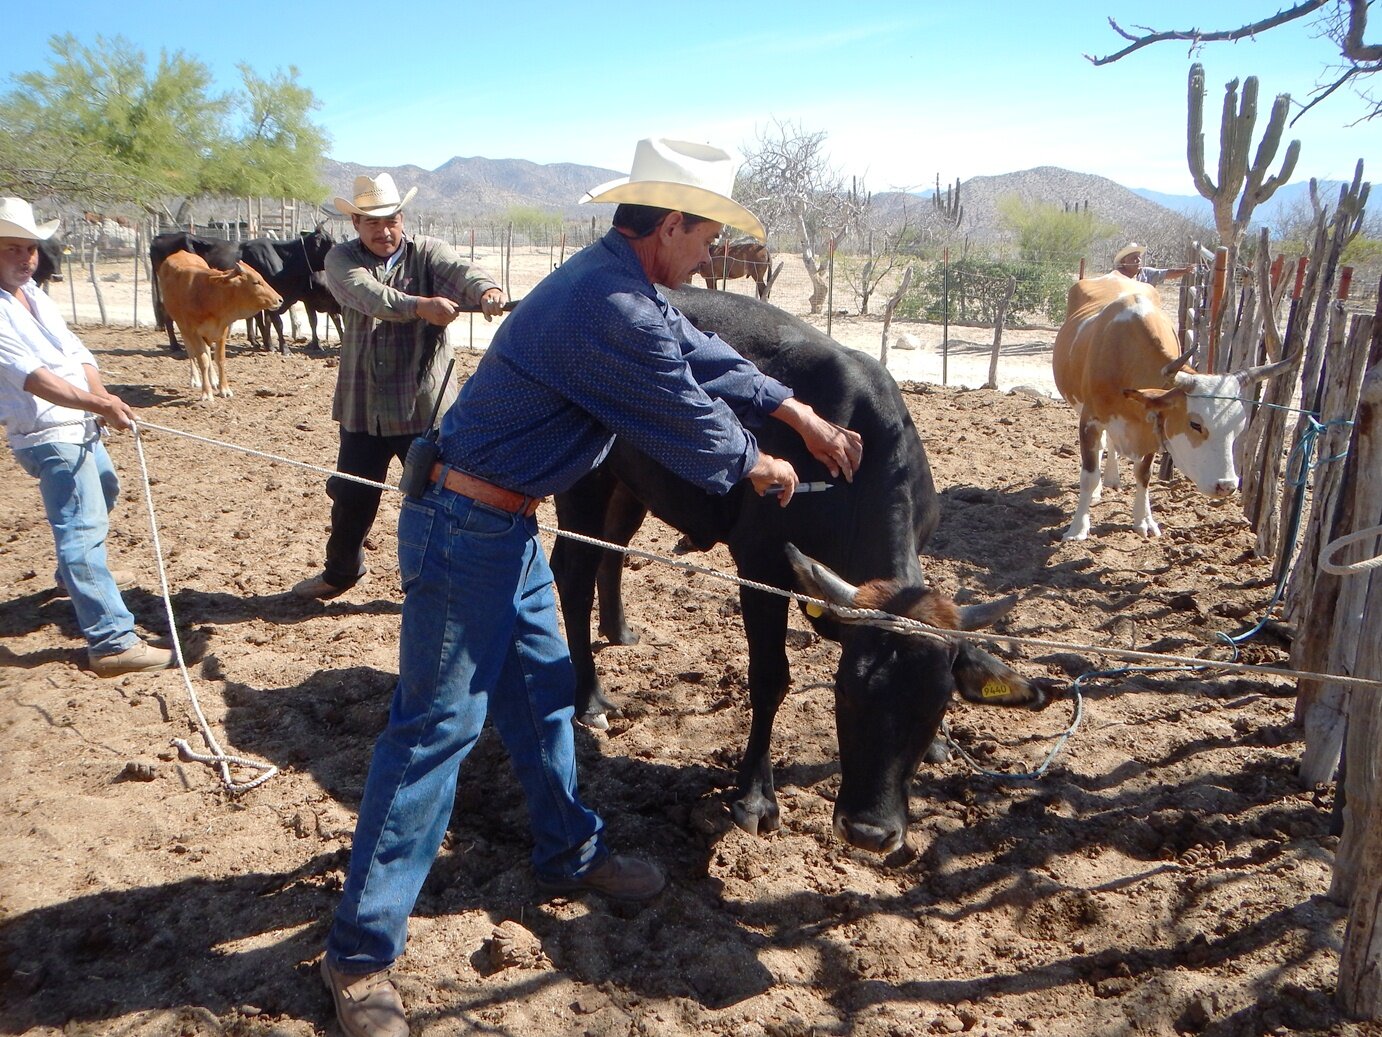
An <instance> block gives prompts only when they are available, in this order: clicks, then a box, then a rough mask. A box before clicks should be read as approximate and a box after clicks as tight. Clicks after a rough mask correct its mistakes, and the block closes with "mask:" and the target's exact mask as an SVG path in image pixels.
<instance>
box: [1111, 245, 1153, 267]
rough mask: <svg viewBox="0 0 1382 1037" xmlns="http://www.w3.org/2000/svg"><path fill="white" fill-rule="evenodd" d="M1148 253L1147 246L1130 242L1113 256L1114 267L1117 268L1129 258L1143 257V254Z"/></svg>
mask: <svg viewBox="0 0 1382 1037" xmlns="http://www.w3.org/2000/svg"><path fill="white" fill-rule="evenodd" d="M1146 251H1147V246H1146V245H1139V244H1138V243H1137V242H1135V241H1130V242H1128V244H1126V245H1124V246H1123V247H1122V248H1120V249H1119V250H1118V251H1117V252H1115V253H1114V254H1113V265H1114V266H1117V265H1118V264H1119V263H1121V262H1123V260H1125V259H1127V258H1128V257H1129V256H1136V255H1141V254H1142V253H1143V252H1146Z"/></svg>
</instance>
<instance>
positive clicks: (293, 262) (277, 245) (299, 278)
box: [240, 224, 340, 353]
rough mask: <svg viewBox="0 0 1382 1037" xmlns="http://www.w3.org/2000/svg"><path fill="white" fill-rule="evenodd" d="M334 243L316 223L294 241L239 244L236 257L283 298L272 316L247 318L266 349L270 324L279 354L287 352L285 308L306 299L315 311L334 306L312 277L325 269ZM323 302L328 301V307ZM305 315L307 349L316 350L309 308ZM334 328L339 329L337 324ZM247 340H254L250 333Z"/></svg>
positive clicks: (262, 240) (263, 240)
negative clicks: (308, 326)
mask: <svg viewBox="0 0 1382 1037" xmlns="http://www.w3.org/2000/svg"><path fill="white" fill-rule="evenodd" d="M335 243H336V242H335V240H334V239H333V238H332V237H331V235H330V234H329V233H328V232H327V231H326V230H324V229H323V225H322V224H317V226H316V227H315V228H314V229H312V230H310V231H302V232H301V233H299V234H298V236H297V237H296V238H289V239H287V240H284V241H277V240H274V239H271V238H254V239H252V240H250V241H246V242H243V243H241V245H240V258H241V259H243V260H244V261H245V263H247V264H248V265H249V266H251V267H253V268H254V269H255V270H257V271H259V273H260V274H261V275H262V276H263V278H264V280H265V281H267V282H269V286H270V287H271V288H273V290H274V291H276V292H277V293H278V294H279V295H281V296H282V297H283V305H282V306H280V307H279V308H278V309H277V310H275V311H273V312H272V313H269V312H264V313H260V314H259V315H258V317H257V318H252V319H251V320H252V321H253V320H256V319H257V320H258V322H259V327H258V332H259V336H260V338H261V339H262V341H263V343H264V345H265V346H267V347H268V348H269V349H270V350H272V349H273V340H272V339H271V338H270V337H269V328H270V325H271V324H272V327H273V329H274V331H276V332H277V334H278V348H279V351H280V352H282V353H287V352H288V344H287V340H286V339H285V338H284V337H283V314H284V313H287V312H288V307H290V306H292V305H293V303H295V302H301V303H304V304H306V303H307V301H308V299H309V298H310V299H312V300H313V303H314V306H315V308H316V309H318V310H322V311H325V312H328V313H329V312H331V311H330V308H329V307H330V306H334V305H335V299H334V298H332V297H331V293H330V292H329V291H326V286H325V284H324V283H323V284H316V283H315V282H314V280H313V278H314V277H315V276H316V275H318V274H320V273H321V272H322V271H323V270H324V269H325V268H326V254H327V253H328V252H330V251H331V246H332V245H334V244H335ZM327 300H330V303H329V304H328V302H327ZM336 313H337V314H339V313H340V307H339V306H336ZM308 314H309V316H312V317H313V319H312V321H311V324H312V342H311V348H312V349H320V348H321V344H320V342H319V341H318V339H317V322H316V319H315V316H314V315H313V314H312V310H311V309H309V310H308ZM251 326H253V325H251ZM337 327H338V329H339V324H338V325H337ZM250 341H251V342H253V341H254V335H253V334H251V336H250Z"/></svg>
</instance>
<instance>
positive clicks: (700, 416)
mask: <svg viewBox="0 0 1382 1037" xmlns="http://www.w3.org/2000/svg"><path fill="white" fill-rule="evenodd" d="M784 390H785V387H782V386H780V384H779V383H776V382H773V381H772V380H771V379H768V378H766V377H765V376H764V375H763V374H761V373H760V372H759V371H758V370H757V369H756V368H754V367H753V365H752V364H750V363H748V361H746V360H744V359H743V358H742V357H739V356H738V355H737V354H735V353H734V352H733V350H731V349H730V348H729V346H728V345H726V344H725V343H723V342H722V341H721V340H719V339H714V338H711V337H708V336H705V335H702V334H701V333H700V332H698V331H695V329H694V328H692V327H691V325H690V324H689V323H688V322H686V321H685V320H684V319H683V318H682V317H681V315H680V314H679V313H677V312H676V310H675V309H673V308H671V307H670V306H668V304H667V302H666V300H665V299H664V298H663V297H662V296H661V295H660V294H659V293H658V291H657V289H656V288H655V287H654V286H653V285H652V284H650V283H649V281H648V279H647V277H646V276H645V275H644V273H643V270H642V267H641V266H640V265H639V263H638V260H637V257H636V256H635V255H634V253H633V250H632V249H631V248H630V247H629V245H628V243H627V242H626V241H624V239H623V238H622V236H620V235H619V234H618V233H617V232H615V231H611V232H610V233H609V234H607V235H606V236H605V238H603V239H602V240H600V241H597V242H595V243H594V244H593V245H591V246H589V247H588V248H586V249H584V250H583V251H582V252H580V253H578V254H577V255H576V256H574V257H572V258H571V259H570V260H568V261H567V262H566V263H565V264H563V265H562V266H561V267H560V268H558V269H557V270H556V271H554V272H553V273H552V274H550V275H549V276H548V277H547V278H546V279H544V280H543V282H542V283H541V284H539V285H538V286H537V287H536V288H534V289H533V290H532V291H531V292H530V293H529V294H528V296H527V297H526V298H525V299H523V300H522V301H521V302H520V304H519V305H518V307H517V308H516V309H515V310H514V312H513V313H511V314H509V315H508V316H507V317H505V318H504V323H503V324H502V325H501V326H500V328H499V331H498V332H497V333H496V335H495V338H494V341H493V342H492V343H491V345H490V347H489V349H488V351H487V352H486V354H485V357H484V359H483V360H482V361H481V363H480V365H479V367H478V368H477V369H476V371H475V373H474V374H473V375H472V376H471V377H470V379H469V380H468V381H467V382H466V384H465V386H464V387H463V388H462V390H461V395H460V397H459V398H458V399H457V401H456V403H455V405H454V406H452V408H451V409H450V410H449V411H448V412H447V414H446V417H445V419H444V420H443V422H442V435H441V447H442V457H443V459H444V460H445V461H446V463H447V464H450V465H453V466H455V467H457V468H460V469H462V470H464V471H467V472H470V473H471V474H473V475H477V476H479V477H481V478H483V479H487V480H489V481H491V482H494V483H497V484H498V485H500V486H504V487H507V488H508V489H512V490H517V491H518V492H520V493H526V494H529V495H531V496H546V495H548V494H551V493H559V492H561V491H563V490H566V489H569V488H570V487H571V486H572V485H573V484H574V483H575V482H576V480H578V479H579V478H581V477H582V476H583V475H585V474H586V473H587V472H589V471H590V470H591V468H593V467H594V466H595V465H596V464H597V463H598V462H599V461H600V460H601V459H602V458H603V457H604V455H605V454H606V453H607V452H608V451H609V448H610V446H611V445H612V443H613V441H614V436H615V435H620V436H624V437H626V438H627V439H628V441H629V442H630V443H632V444H633V445H634V446H636V447H637V448H638V449H640V450H642V451H643V452H644V453H646V454H648V455H649V456H650V457H652V458H653V459H654V460H656V461H658V462H659V463H660V464H662V465H664V466H665V467H666V468H668V469H670V470H671V471H672V472H674V473H675V474H676V475H678V476H680V477H681V478H683V479H686V480H688V481H689V482H692V483H694V484H696V485H697V486H700V487H701V488H703V489H705V490H707V491H710V492H712V493H726V492H728V491H729V489H730V487H732V486H733V485H734V484H735V483H736V482H738V481H739V480H740V479H742V478H743V477H744V475H745V474H746V473H747V472H748V471H749V469H750V468H752V467H753V465H754V464H756V463H757V461H758V444H757V441H756V440H755V439H754V437H753V435H752V434H751V433H750V432H748V431H747V430H746V429H745V428H744V422H745V421H750V422H756V421H757V420H759V419H761V417H762V416H763V415H764V414H768V413H771V411H772V410H773V409H775V408H776V407H777V405H778V404H780V403H781V402H782V399H785V398H786V397H785V395H784V394H783V393H784ZM741 418H742V419H743V420H741Z"/></svg>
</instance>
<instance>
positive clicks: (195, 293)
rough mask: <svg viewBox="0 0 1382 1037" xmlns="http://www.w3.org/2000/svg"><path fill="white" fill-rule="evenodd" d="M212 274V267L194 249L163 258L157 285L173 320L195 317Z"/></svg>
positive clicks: (192, 318)
mask: <svg viewBox="0 0 1382 1037" xmlns="http://www.w3.org/2000/svg"><path fill="white" fill-rule="evenodd" d="M210 274H211V267H210V266H208V265H207V262H206V260H204V259H202V257H201V256H199V255H197V254H196V253H195V252H187V251H177V252H172V253H170V254H168V255H167V256H165V257H164V258H163V261H162V263H160V264H159V267H158V274H157V277H158V287H159V291H160V292H162V294H163V307H164V309H166V310H167V311H168V315H169V316H171V317H172V318H173V320H175V321H178V322H183V321H188V320H195V319H196V316H197V312H196V311H197V304H198V300H199V299H200V298H201V297H202V295H203V294H204V288H205V284H206V281H207V278H208V277H209V276H210Z"/></svg>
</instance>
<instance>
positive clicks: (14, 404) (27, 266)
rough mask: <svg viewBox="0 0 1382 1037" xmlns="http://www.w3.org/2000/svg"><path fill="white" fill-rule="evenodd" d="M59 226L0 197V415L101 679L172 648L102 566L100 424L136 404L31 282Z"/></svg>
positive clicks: (111, 471)
mask: <svg viewBox="0 0 1382 1037" xmlns="http://www.w3.org/2000/svg"><path fill="white" fill-rule="evenodd" d="M57 227H58V221H57V220H52V221H50V222H48V223H45V224H42V225H38V224H36V223H35V222H34V212H33V208H32V207H31V206H30V205H29V203H28V202H26V201H24V200H23V199H22V198H0V423H3V424H4V425H5V428H6V432H7V435H8V439H9V444H10V448H11V449H12V450H13V451H14V456H15V458H16V459H17V460H18V461H19V464H20V466H21V467H22V468H23V469H24V470H25V471H26V472H28V473H29V474H30V475H32V476H34V478H36V479H37V480H38V486H39V493H40V495H41V496H42V498H43V507H44V510H45V512H46V513H47V516H48V524H49V525H50V526H51V527H52V529H53V542H54V544H55V545H56V547H57V556H58V567H57V576H58V580H59V582H60V583H61V585H62V586H63V587H64V588H65V589H66V590H67V592H68V593H69V594H70V595H71V598H72V606H73V608H74V609H75V610H76V612H77V622H78V624H79V625H80V626H81V628H82V633H83V634H84V635H85V636H86V641H87V661H88V662H89V664H90V666H91V669H92V670H93V671H94V672H95V673H96V674H97V675H99V676H101V677H117V676H119V675H121V674H125V673H141V672H144V671H148V670H162V669H166V668H167V667H168V665H169V664H170V663H171V662H172V659H173V655H172V652H170V651H169V650H168V649H166V648H156V647H154V646H152V645H149V644H146V643H145V642H144V641H143V640H142V639H141V638H140V637H139V635H138V634H137V633H136V632H135V629H134V616H133V615H131V614H130V611H129V609H128V608H126V607H125V602H124V600H123V599H122V598H121V597H120V589H119V587H118V586H117V582H116V577H115V576H114V575H112V573H111V571H110V568H109V566H108V565H107V564H106V533H107V530H108V528H109V526H108V521H107V514H108V513H109V511H110V509H111V508H112V507H114V505H115V500H116V498H117V496H118V495H119V491H120V483H119V480H118V479H117V477H116V475H115V467H114V465H113V464H112V463H111V460H110V455H109V454H108V453H106V448H105V446H104V444H102V442H101V432H102V430H101V427H100V425H101V424H102V423H104V424H105V425H108V426H110V427H112V428H116V429H127V428H130V427H131V426H132V425H133V423H134V412H133V411H132V410H130V408H129V405H128V404H126V403H125V401H124V400H122V399H120V397H118V396H116V395H114V394H113V393H111V392H109V391H108V390H107V389H106V387H105V386H104V385H102V384H101V376H100V375H99V374H97V372H96V358H95V357H93V356H92V355H91V352H90V351H89V350H88V349H87V348H86V347H85V346H84V345H82V343H81V341H80V340H79V339H78V338H77V336H76V335H74V334H72V332H71V331H70V330H68V327H67V324H66V323H65V322H64V321H63V319H62V316H61V314H59V313H58V308H57V306H56V305H55V304H54V303H53V301H52V300H51V299H49V298H48V295H47V293H45V292H43V291H41V290H40V289H39V288H38V286H37V285H36V284H34V281H33V274H34V270H35V269H36V268H37V266H38V243H39V242H40V241H45V240H47V239H48V238H49V237H51V236H52V234H53V232H54V231H55V230H57ZM97 419H100V421H99V422H98V420H97Z"/></svg>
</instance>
